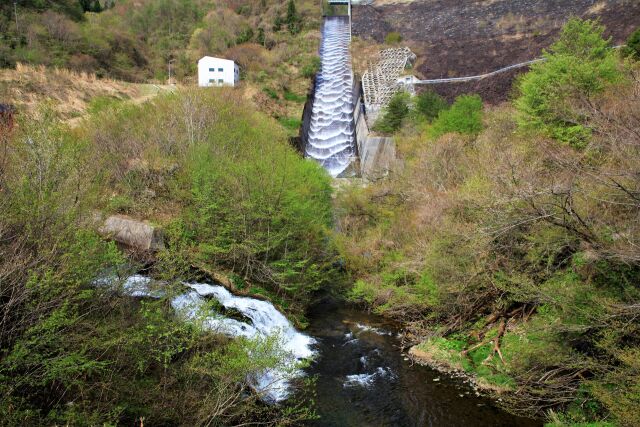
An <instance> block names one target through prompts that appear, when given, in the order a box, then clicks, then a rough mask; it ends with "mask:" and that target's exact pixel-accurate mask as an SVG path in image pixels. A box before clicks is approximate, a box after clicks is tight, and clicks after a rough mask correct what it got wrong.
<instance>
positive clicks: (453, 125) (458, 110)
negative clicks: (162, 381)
mask: <svg viewBox="0 0 640 427" xmlns="http://www.w3.org/2000/svg"><path fill="white" fill-rule="evenodd" d="M481 130H482V99H481V98H480V97H479V96H478V95H461V96H459V97H458V98H456V101H455V102H454V103H453V105H452V106H451V108H450V109H448V110H442V111H440V114H438V118H437V119H436V120H435V121H434V122H433V127H432V128H431V132H430V134H431V137H433V138H437V137H439V136H441V135H444V134H446V133H451V132H457V133H462V134H467V135H477V134H478V133H480V131H481Z"/></svg>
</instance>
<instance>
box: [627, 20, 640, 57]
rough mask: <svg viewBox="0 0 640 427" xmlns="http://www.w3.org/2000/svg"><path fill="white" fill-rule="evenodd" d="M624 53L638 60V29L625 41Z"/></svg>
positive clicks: (639, 33)
mask: <svg viewBox="0 0 640 427" xmlns="http://www.w3.org/2000/svg"><path fill="white" fill-rule="evenodd" d="M625 51H626V53H627V55H629V56H632V57H634V58H635V59H640V28H638V29H637V30H635V31H634V32H633V33H632V34H631V35H630V36H629V38H628V39H627V46H626V49H625Z"/></svg>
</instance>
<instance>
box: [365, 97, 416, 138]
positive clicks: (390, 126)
mask: <svg viewBox="0 0 640 427" xmlns="http://www.w3.org/2000/svg"><path fill="white" fill-rule="evenodd" d="M408 114H409V94H408V93H407V92H398V93H396V94H395V95H393V97H392V98H391V101H389V105H388V106H387V108H386V109H385V111H384V115H383V116H382V117H381V118H380V119H378V121H377V122H376V124H375V125H374V126H373V129H374V130H375V131H377V132H382V133H394V132H396V131H397V130H398V129H400V127H401V126H402V122H403V121H404V119H405V117H407V115H408Z"/></svg>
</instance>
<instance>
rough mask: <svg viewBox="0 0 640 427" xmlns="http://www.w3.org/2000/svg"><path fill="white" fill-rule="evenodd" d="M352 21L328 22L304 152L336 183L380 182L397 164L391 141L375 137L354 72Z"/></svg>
mask: <svg viewBox="0 0 640 427" xmlns="http://www.w3.org/2000/svg"><path fill="white" fill-rule="evenodd" d="M350 39H351V35H350V25H349V17H348V16H331V17H326V18H325V20H324V24H323V27H322V43H321V46H320V58H321V69H320V72H319V73H318V75H317V76H316V80H315V84H314V86H313V88H312V91H311V93H310V95H309V100H308V102H307V104H306V105H305V111H304V113H303V117H302V121H303V123H302V128H301V132H300V139H301V147H300V148H301V149H302V151H303V152H304V155H305V156H306V157H307V158H311V159H314V160H315V161H317V162H318V163H320V164H321V165H322V166H323V167H324V168H325V169H326V170H327V171H328V172H329V173H330V174H331V176H333V177H335V178H348V177H362V178H365V179H377V178H379V177H382V176H385V175H387V173H388V172H389V171H390V170H392V169H393V168H394V164H395V162H396V156H395V145H394V144H393V139H392V138H385V137H374V136H370V134H369V133H370V132H369V126H368V125H367V121H366V114H365V104H364V102H363V94H362V84H360V82H359V79H356V78H354V75H353V71H352V69H351V53H350V51H349V47H350Z"/></svg>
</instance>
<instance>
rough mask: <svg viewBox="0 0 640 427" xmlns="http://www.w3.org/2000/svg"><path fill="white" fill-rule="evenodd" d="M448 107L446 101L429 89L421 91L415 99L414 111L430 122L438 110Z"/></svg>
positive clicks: (436, 115)
mask: <svg viewBox="0 0 640 427" xmlns="http://www.w3.org/2000/svg"><path fill="white" fill-rule="evenodd" d="M447 108H449V104H447V101H446V100H445V99H444V98H443V97H441V96H440V95H438V94H437V93H435V92H432V91H430V90H427V91H424V92H421V93H420V94H419V95H418V96H417V97H416V101H415V111H416V113H417V114H418V115H419V116H421V117H424V118H425V119H426V120H427V121H428V122H432V121H433V120H434V119H435V118H436V117H438V114H440V111H442V110H446V109H447Z"/></svg>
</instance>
